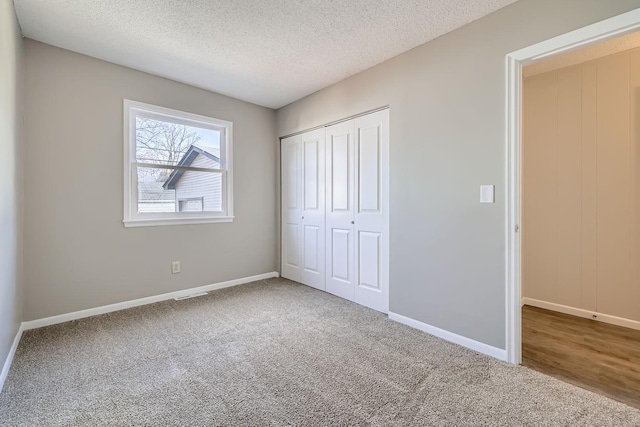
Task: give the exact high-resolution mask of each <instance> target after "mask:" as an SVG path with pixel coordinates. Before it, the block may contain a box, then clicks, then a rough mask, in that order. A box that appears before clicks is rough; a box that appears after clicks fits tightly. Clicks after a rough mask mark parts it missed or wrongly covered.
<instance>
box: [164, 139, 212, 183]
mask: <svg viewBox="0 0 640 427" xmlns="http://www.w3.org/2000/svg"><path fill="white" fill-rule="evenodd" d="M200 154H202V155H203V156H206V157H208V158H210V159H211V160H213V161H215V162H218V163H220V158H219V157H218V156H215V155H213V154H211V153H209V152H208V151H205V150H203V149H202V148H199V147H196V146H195V145H192V146H191V147H189V149H188V150H187V152H186V153H184V156H182V158H181V159H180V161H179V162H178V166H191V163H193V161H194V160H195V159H196V157H198V156H199V155H200ZM183 174H184V171H183V170H174V171H173V172H172V173H171V175H169V179H167V180H166V181H165V183H164V185H163V187H164V188H165V189H166V190H175V188H176V184H177V183H178V181H180V178H181V177H182V175H183Z"/></svg>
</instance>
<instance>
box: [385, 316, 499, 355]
mask: <svg viewBox="0 0 640 427" xmlns="http://www.w3.org/2000/svg"><path fill="white" fill-rule="evenodd" d="M389 319H391V320H395V321H396V322H399V323H402V324H405V325H407V326H411V327H412V328H416V329H419V330H421V331H423V332H426V333H428V334H430V335H434V336H436V337H438V338H442V339H443V340H446V341H449V342H452V343H454V344H458V345H461V346H463V347H467V348H469V349H471V350H474V351H477V352H478V353H482V354H486V355H487V356H491V357H495V358H496V359H499V360H503V361H505V362H506V361H507V350H504V349H501V348H497V347H493V346H491V345H489V344H485V343H482V342H480V341H476V340H472V339H471V338H467V337H463V336H462V335H458V334H454V333H453V332H449V331H445V330H444V329H440V328H437V327H435V326H431V325H428V324H426V323H422V322H420V321H418V320H415V319H411V318H410V317H405V316H402V315H401V314H397V313H393V312H391V311H390V312H389Z"/></svg>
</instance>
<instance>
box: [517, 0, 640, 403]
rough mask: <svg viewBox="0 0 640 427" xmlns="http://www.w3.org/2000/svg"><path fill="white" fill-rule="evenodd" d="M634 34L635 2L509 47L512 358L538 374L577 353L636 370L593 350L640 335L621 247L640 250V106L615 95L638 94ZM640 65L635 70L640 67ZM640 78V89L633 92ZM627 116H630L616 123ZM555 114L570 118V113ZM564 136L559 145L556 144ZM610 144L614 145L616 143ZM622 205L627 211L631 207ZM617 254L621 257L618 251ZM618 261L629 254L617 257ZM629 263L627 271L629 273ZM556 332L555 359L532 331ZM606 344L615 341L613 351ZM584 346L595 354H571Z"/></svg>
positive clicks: (587, 360) (639, 13)
mask: <svg viewBox="0 0 640 427" xmlns="http://www.w3.org/2000/svg"><path fill="white" fill-rule="evenodd" d="M638 30H640V10H635V11H632V12H629V13H626V14H623V15H619V16H617V17H614V18H610V19H608V20H605V21H602V22H599V23H597V24H593V25H590V26H588V27H585V28H582V29H579V30H576V31H573V32H571V33H568V34H565V35H562V36H559V37H556V38H553V39H551V40H547V41H545V42H542V43H539V44H536V45H534V46H530V47H528V48H525V49H521V50H519V51H517V52H513V53H511V54H509V55H507V73H508V74H507V85H508V86H507V126H508V128H507V149H508V156H507V164H508V167H507V173H508V176H507V183H508V189H507V195H508V200H507V233H506V236H507V242H506V244H507V278H506V279H507V280H506V281H507V288H506V295H507V313H506V317H507V337H506V338H507V339H506V342H507V357H508V360H509V362H511V363H515V364H520V363H523V361H524V364H526V365H529V366H531V367H534V368H535V367H536V366H533V365H535V363H534V362H536V360H533V359H536V358H537V363H539V365H538V366H537V367H538V368H540V369H539V370H543V369H542V368H541V365H540V363H542V361H544V362H545V363H546V364H547V365H548V366H551V367H552V368H553V369H556V370H557V368H558V367H559V366H560V365H563V364H564V365H571V363H569V361H574V362H575V360H579V359H580V360H581V361H582V362H583V366H581V365H580V364H575V363H574V366H573V367H570V370H569V371H571V369H573V370H574V373H576V372H578V373H579V372H582V373H588V372H587V371H589V370H592V371H594V372H592V373H593V374H594V376H595V377H600V379H601V380H602V381H601V382H605V383H609V384H617V383H618V382H620V383H621V386H622V388H623V389H624V384H623V383H624V382H625V379H624V378H618V379H616V378H611V377H607V375H612V374H611V372H609V371H608V370H607V369H600V370H598V369H599V367H598V364H600V368H602V367H605V366H606V365H608V367H611V366H612V365H615V364H620V365H621V368H622V369H627V370H629V368H630V366H629V365H627V366H623V365H624V363H623V361H621V360H622V359H623V358H625V357H627V359H628V355H629V353H627V354H626V355H624V356H621V358H618V359H617V360H616V359H615V358H613V359H607V360H603V361H596V360H595V359H594V358H593V355H594V354H600V355H602V354H603V353H606V352H602V351H598V350H597V344H596V342H597V340H598V339H601V338H606V339H610V340H611V342H613V341H616V340H618V341H620V340H625V339H628V340H629V341H628V342H629V343H632V342H635V343H637V342H638V338H637V337H640V331H638V330H634V329H633V328H634V327H635V326H639V327H640V276H638V275H640V270H638V269H637V267H636V265H637V264H638V263H636V262H635V258H633V260H631V258H632V255H631V252H628V254H627V252H624V251H623V249H624V247H627V249H629V250H635V251H639V250H640V224H639V223H637V221H635V219H634V218H633V216H634V215H635V213H636V212H635V209H636V208H638V209H639V210H638V212H637V213H638V214H639V215H640V196H636V197H638V198H639V200H638V203H636V201H635V200H633V201H632V200H631V199H632V197H631V196H632V194H633V193H634V191H635V190H636V189H635V187H634V186H635V185H636V181H637V182H638V189H637V190H640V151H638V155H639V157H638V160H639V161H638V162H637V163H638V165H637V166H638V169H639V171H638V173H637V174H636V172H635V171H634V172H633V173H631V172H630V170H631V169H630V168H631V167H632V166H634V165H633V163H632V161H631V160H633V159H632V158H631V157H625V155H626V154H628V153H626V154H625V153H624V150H623V148H624V146H625V144H626V146H627V147H632V146H633V144H630V141H632V140H633V138H636V135H634V134H633V132H635V131H636V130H637V132H638V133H639V136H638V138H640V128H639V127H638V126H636V127H635V128H634V127H633V126H630V120H631V119H633V117H637V116H638V114H640V105H638V107H637V108H638V114H635V110H634V109H633V108H636V106H635V104H634V103H633V102H629V103H628V104H629V105H628V106H627V107H628V108H631V110H629V109H627V110H625V111H622V112H620V111H616V109H615V108H613V107H614V106H615V107H616V108H618V109H619V108H621V107H620V105H617V104H615V102H616V97H618V100H619V99H622V98H623V97H624V96H625V93H623V89H624V90H626V91H627V93H626V96H627V97H628V100H630V101H633V100H635V98H637V97H636V95H637V94H638V93H640V51H637V52H635V53H634V54H633V59H630V58H629V57H628V55H631V54H630V53H629V52H630V51H629V49H630V48H633V47H636V46H640V44H635V45H633V44H634V43H637V40H640V38H638V36H637V35H636V34H632V33H635V32H637V31H638ZM613 39H616V40H613ZM625 42H627V44H625ZM629 43H630V44H629ZM603 47H604V48H603ZM607 49H608V50H607ZM625 52H626V53H625ZM603 55H608V56H607V59H606V61H605V60H603V61H604V62H603V63H602V64H600V65H598V61H599V60H598V59H596V58H597V57H599V56H603ZM625 55H627V56H625ZM636 57H637V58H636ZM585 61H586V62H585ZM590 61H591V62H590ZM636 62H637V67H638V70H635V68H634V67H636ZM579 64H585V65H579ZM630 66H631V68H629V67H630ZM559 70H560V71H559ZM625 70H626V71H625ZM634 70H635V72H634ZM618 71H620V72H619V73H618ZM625 73H626V74H625ZM523 75H524V77H523ZM636 75H638V77H637V78H638V79H639V81H638V82H637V89H638V91H635V90H632V89H631V87H632V86H634V85H635V82H634V81H633V79H635V78H636V77H635V76H636ZM623 76H626V78H625V77H623ZM629 76H633V79H632V78H630V77H629ZM625 79H626V81H625ZM606 82H609V83H606ZM598 84H599V85H600V86H598ZM607 84H608V85H610V87H607V86H606V85H607ZM625 84H626V86H625ZM636 92H637V93H636ZM523 94H524V96H523ZM598 101H599V102H600V104H598ZM638 104H640V98H638ZM523 114H524V116H523ZM625 115H626V119H625V120H627V121H626V123H625V120H619V118H620V117H623V116H625ZM559 116H563V118H562V120H560V118H559ZM545 121H547V122H545ZM545 123H547V124H545ZM558 123H560V125H558ZM625 125H626V126H627V130H629V133H628V135H627V136H626V138H627V140H626V141H622V139H624V138H622V139H620V138H618V139H620V140H618V139H616V135H615V132H616V130H615V129H616V126H618V127H620V126H622V127H624V126H625ZM536 128H537V129H536ZM608 133H609V134H608ZM583 136H586V138H583ZM598 138H599V139H600V143H598ZM559 140H561V141H562V144H558V141H559ZM610 140H615V141H617V142H612V143H609V141H610ZM603 141H607V143H606V144H605V143H604V142H603ZM527 144H529V145H527ZM635 146H638V147H640V144H635ZM630 149H631V148H630ZM633 149H634V150H636V148H633ZM527 150H528V151H527ZM637 150H640V148H637ZM634 155H635V154H634ZM598 157H600V158H601V159H600V164H599V166H600V169H597V168H598ZM578 160H579V161H578ZM532 162H533V163H532ZM535 162H538V163H535ZM544 162H546V163H547V165H546V166H543V167H540V168H537V169H538V170H536V167H532V165H536V164H537V165H540V163H544ZM625 162H626V163H625ZM621 165H622V166H624V167H626V168H627V169H624V167H622V166H621ZM545 168H546V169H545ZM606 168H609V169H610V171H607V170H605V169H606ZM623 169H624V170H623ZM598 170H599V172H598ZM535 174H537V175H535ZM625 174H626V175H625ZM636 176H637V177H638V179H637V180H636V178H635V177H636ZM630 177H631V178H633V180H632V182H631V181H630V182H629V183H628V185H627V186H626V187H624V188H623V189H622V190H621V189H620V188H621V186H622V187H623V185H622V184H621V183H624V182H627V181H629V178H630ZM616 180H617V181H616ZM625 180H627V181H625ZM617 193H622V194H617ZM635 193H638V194H640V191H635ZM625 203H626V205H625V206H626V207H627V208H629V209H626V210H625V209H623V205H624V204H625ZM631 205H633V209H631V207H632V206H631ZM598 208H599V210H598ZM622 211H624V212H623V213H620V214H619V215H618V214H617V212H622ZM572 215H573V217H575V218H576V220H575V221H572V218H573V217H572ZM576 215H577V217H576ZM621 218H622V219H621ZM624 218H626V222H625V220H624ZM603 224H609V225H603ZM631 225H632V226H633V229H634V230H635V229H636V228H638V230H639V232H638V233H637V236H636V234H634V233H635V231H631V232H630V234H633V236H634V237H633V239H635V240H633V239H632V238H630V237H629V236H626V237H625V226H631ZM636 237H637V238H636ZM625 239H626V240H625ZM523 241H524V245H523ZM576 242H577V243H576ZM620 242H622V243H620ZM545 245H546V246H545ZM598 245H599V246H598ZM616 245H622V246H623V247H618V248H616ZM625 245H626V246H625ZM616 251H617V252H618V253H625V255H624V256H622V257H620V256H619V254H618V255H616V253H615V252H616ZM633 256H634V257H635V255H633ZM621 258H624V259H625V261H624V262H621V260H620V259H621ZM559 260H560V261H559ZM625 263H626V264H625ZM622 267H625V268H626V270H625V271H622V270H624V269H623V268H622ZM583 279H584V281H583ZM583 282H584V283H583ZM523 286H525V289H524V291H523ZM629 286H633V287H634V289H637V292H638V296H639V298H638V301H634V303H635V305H636V306H638V307H639V308H638V313H637V316H636V313H635V311H633V310H635V308H631V307H632V305H633V304H632V303H629V301H625V298H624V296H621V295H623V294H622V292H624V290H625V287H629ZM612 290H613V292H610V291H612ZM630 298H632V297H631V296H630ZM616 304H617V305H616ZM523 306H524V310H523ZM549 309H550V310H552V311H548V310H549ZM632 311H633V313H632ZM634 316H635V317H638V318H637V319H635V317H634ZM585 318H587V319H585ZM589 318H590V319H591V320H589ZM593 320H596V322H594V321H593ZM597 320H600V321H602V322H597ZM585 322H586V323H585ZM634 322H635V323H634ZM612 324H613V325H612ZM620 326H624V327H625V328H620ZM543 327H546V328H547V330H542V329H543ZM629 327H631V328H629ZM536 328H537V329H536ZM581 328H585V329H581ZM590 328H591V329H590ZM594 328H595V329H594ZM616 328H620V329H619V330H617V329H616ZM639 329H640V328H639ZM556 332H558V333H559V332H562V333H565V336H563V337H561V338H558V339H557V340H556V343H561V344H563V345H566V346H568V347H565V348H556V349H551V350H550V351H549V352H550V353H553V352H554V351H555V354H556V355H559V356H558V358H557V359H556V360H551V359H550V358H549V357H548V354H547V356H545V354H542V353H541V352H539V351H538V352H537V351H536V349H539V348H540V346H542V347H546V348H548V347H550V346H552V345H551V344H550V343H549V342H544V343H537V344H534V343H533V342H532V341H531V339H532V338H531V337H537V338H540V337H548V336H549V335H550V334H551V333H556ZM627 332H628V335H625V334H626V333H627ZM636 333H637V334H638V335H637V336H636V335H634V334H636ZM523 334H524V338H523ZM598 334H600V338H598ZM617 334H618V335H617ZM620 334H621V335H620ZM571 337H579V341H574V342H571V339H570V338H571ZM604 342H605V344H603V345H604V346H605V347H606V348H607V349H612V348H613V347H615V346H614V345H612V344H611V342H610V343H609V344H606V340H605V341H604ZM523 343H525V346H524V353H525V354H524V355H525V357H524V360H523ZM536 345H538V347H536ZM622 348H623V353H624V351H625V350H626V351H628V352H633V349H632V348H631V347H629V346H624V345H623V347H622ZM567 349H569V350H567ZM584 349H590V350H591V351H593V352H594V353H592V354H591V355H589V354H588V353H580V354H577V353H576V354H569V353H571V352H574V353H575V352H576V351H577V350H584ZM636 351H640V348H638V349H637V350H636ZM585 354H586V355H585ZM609 356H610V355H609V354H607V357H609ZM532 357H533V359H532ZM545 357H546V360H542V359H545ZM572 358H573V359H572ZM532 360H533V361H532ZM541 360H542V361H541ZM626 362H627V363H632V362H630V361H629V360H627V361H626ZM572 363H573V362H572ZM553 369H551V368H550V369H549V370H547V372H546V373H548V374H552V375H553V374H556V376H559V377H561V378H563V379H565V380H569V381H570V382H574V383H576V384H578V385H581V386H583V387H585V388H591V389H592V390H593V389H595V390H597V391H600V392H602V393H604V394H608V395H609V396H611V397H614V398H618V400H623V401H626V402H627V403H631V404H633V402H632V401H628V400H625V398H624V396H623V395H618V396H616V395H615V393H610V392H609V391H608V390H603V389H602V388H600V389H598V387H597V385H598V384H595V385H596V387H590V384H589V383H588V382H582V383H580V381H579V378H578V379H577V380H576V378H573V377H571V375H570V374H565V375H562V374H561V373H559V372H557V371H556V372H552V371H553ZM543 371H544V370H543ZM618 380H620V381H618ZM638 381H640V376H639V378H638ZM633 387H635V385H633V384H632V388H633ZM622 394H624V393H622ZM638 405H640V401H639V402H638ZM634 406H635V405H634Z"/></svg>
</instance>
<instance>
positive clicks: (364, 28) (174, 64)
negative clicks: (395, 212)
mask: <svg viewBox="0 0 640 427" xmlns="http://www.w3.org/2000/svg"><path fill="white" fill-rule="evenodd" d="M515 1H516V0H404V1H400V0H14V3H15V6H16V12H17V15H18V20H19V22H20V25H21V27H22V32H23V34H24V36H26V37H29V38H31V39H34V40H38V41H41V42H44V43H48V44H52V45H54V46H59V47H62V48H65V49H69V50H72V51H76V52H80V53H83V54H85V55H89V56H93V57H96V58H100V59H103V60H106V61H110V62H114V63H116V64H121V65H125V66H127V67H131V68H135V69H137V70H141V71H146V72H148V73H152V74H156V75H159V76H163V77H167V78H170V79H173V80H177V81H180V82H184V83H187V84H190V85H193V86H197V87H201V88H205V89H208V90H211V91H214V92H218V93H222V94H225V95H229V96H232V97H234V98H239V99H243V100H246V101H249V102H253V103H256V104H259V105H264V106H267V107H271V108H278V107H281V106H283V105H286V104H288V103H290V102H293V101H295V100H296V99H299V98H302V97H303V96H306V95H308V94H311V93H313V92H315V91H317V90H319V89H322V88H324V87H327V86H329V85H331V84H333V83H336V82H338V81H340V80H342V79H344V78H346V77H348V76H351V75H353V74H356V73H358V72H360V71H362V70H365V69H367V68H369V67H371V66H373V65H376V64H379V63H381V62H383V61H385V60H387V59H389V58H392V57H394V56H396V55H398V54H400V53H402V52H405V51H407V50H409V49H411V48H413V47H416V46H419V45H421V44H423V43H426V42H427V41H429V40H432V39H434V38H436V37H438V36H440V35H442V34H445V33H447V32H449V31H452V30H454V29H456V28H458V27H461V26H462V25H464V24H466V23H469V22H471V21H473V20H475V19H478V18H480V17H482V16H484V15H487V14H489V13H491V12H493V11H495V10H497V9H499V8H501V7H504V6H506V5H508V4H511V3H514V2H515Z"/></svg>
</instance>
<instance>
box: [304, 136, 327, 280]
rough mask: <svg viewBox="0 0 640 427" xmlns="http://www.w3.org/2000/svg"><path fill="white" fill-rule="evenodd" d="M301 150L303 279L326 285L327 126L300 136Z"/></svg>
mask: <svg viewBox="0 0 640 427" xmlns="http://www.w3.org/2000/svg"><path fill="white" fill-rule="evenodd" d="M300 140H301V142H300V149H301V150H302V161H301V166H302V172H301V177H302V185H301V187H302V193H303V194H302V199H301V203H302V214H301V223H302V229H303V230H302V244H301V247H302V262H303V266H302V271H301V279H300V281H301V282H302V283H304V284H305V285H309V286H312V287H314V288H317V289H322V290H324V288H325V208H324V202H325V153H324V144H325V143H324V129H318V130H315V131H311V132H307V133H304V134H302V135H301V136H300Z"/></svg>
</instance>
